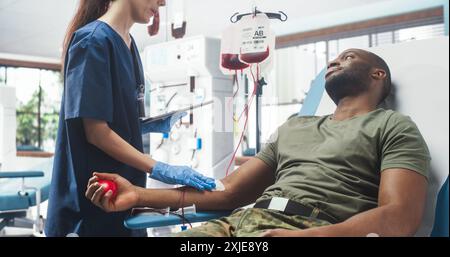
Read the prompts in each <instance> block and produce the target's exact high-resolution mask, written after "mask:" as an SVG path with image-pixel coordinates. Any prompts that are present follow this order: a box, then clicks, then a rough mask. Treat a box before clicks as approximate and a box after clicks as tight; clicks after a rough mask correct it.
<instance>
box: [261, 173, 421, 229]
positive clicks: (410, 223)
mask: <svg viewBox="0 0 450 257" xmlns="http://www.w3.org/2000/svg"><path fill="white" fill-rule="evenodd" d="M426 191H427V181H426V179H425V177H424V176H422V175H420V174H418V173H416V172H413V171H409V170H405V169H389V170H385V171H383V172H382V174H381V182H380V189H379V195H378V207H377V208H374V209H372V210H368V211H366V212H363V213H360V214H358V215H355V216H353V217H351V218H350V219H348V220H346V221H344V222H342V223H339V224H335V225H329V226H323V227H318V228H311V229H306V230H299V231H290V232H288V231H280V230H278V231H272V232H268V234H266V236H273V235H276V234H278V235H281V236H282V235H283V232H286V233H284V235H285V236H287V234H290V235H292V236H366V235H368V234H370V233H376V234H378V235H380V236H412V235H414V234H415V233H416V231H417V229H418V228H419V225H420V222H421V220H422V216H423V211H424V207H425V198H426ZM270 233H272V235H270Z"/></svg>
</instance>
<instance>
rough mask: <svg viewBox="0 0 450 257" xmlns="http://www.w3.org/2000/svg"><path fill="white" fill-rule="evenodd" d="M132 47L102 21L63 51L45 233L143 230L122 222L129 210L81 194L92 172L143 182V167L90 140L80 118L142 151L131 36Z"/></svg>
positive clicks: (109, 233) (128, 233)
mask: <svg viewBox="0 0 450 257" xmlns="http://www.w3.org/2000/svg"><path fill="white" fill-rule="evenodd" d="M131 48H132V49H131V50H130V49H129V48H128V47H127V45H126V44H125V42H124V41H123V39H122V38H121V37H120V35H119V34H118V33H117V32H116V31H114V30H113V29H112V28H111V27H110V26H109V25H108V24H106V23H104V22H102V21H94V22H91V23H89V24H87V25H86V26H84V27H82V28H81V29H79V30H77V31H76V32H75V33H74V35H73V37H72V41H71V43H70V47H69V50H68V53H67V56H66V65H65V69H66V70H65V80H64V94H63V99H62V104H61V112H60V119H59V128H58V135H57V141H56V149H55V159H54V164H53V177H52V184H51V189H50V196H49V206H48V214H47V216H48V220H47V223H46V227H45V233H46V235H47V236H66V235H67V234H69V233H77V234H78V235H80V236H145V235H146V232H145V230H133V231H131V230H129V229H127V228H125V227H124V219H125V218H126V216H127V215H128V214H129V213H130V211H124V212H116V213H106V212H104V211H103V210H101V209H100V208H98V207H97V206H95V205H93V204H92V203H91V202H90V201H89V200H88V199H87V198H86V197H85V191H86V187H87V183H88V180H89V178H90V177H91V176H92V172H94V171H98V172H111V173H118V174H120V175H121V176H123V177H124V178H126V179H127V180H129V181H130V182H131V183H132V184H134V185H136V186H140V187H145V185H146V174H145V173H144V172H142V171H139V170H137V169H134V168H132V167H130V166H128V165H126V164H123V163H121V162H119V161H117V160H115V159H113V158H112V157H110V156H108V155H107V154H106V153H104V152H103V151H102V150H100V149H98V148H97V147H95V146H94V145H91V144H89V143H88V142H87V140H86V135H85V133H84V128H83V123H82V118H91V119H96V120H102V121H106V122H107V123H108V125H109V127H110V128H111V129H112V130H113V131H114V132H116V133H117V134H118V135H119V136H120V137H121V138H123V139H124V140H125V141H127V142H128V143H129V144H131V145H132V146H133V147H135V148H136V149H137V150H139V151H141V152H143V148H142V135H141V127H140V126H141V125H140V122H139V119H138V118H139V117H138V115H139V114H138V102H137V93H138V90H137V80H136V73H135V67H134V66H135V65H134V63H135V62H134V60H137V64H138V70H139V73H138V74H139V76H140V77H141V78H140V81H144V75H143V72H142V63H141V60H140V58H139V54H138V51H137V47H136V44H135V42H134V40H132V47H131ZM133 58H135V59H133Z"/></svg>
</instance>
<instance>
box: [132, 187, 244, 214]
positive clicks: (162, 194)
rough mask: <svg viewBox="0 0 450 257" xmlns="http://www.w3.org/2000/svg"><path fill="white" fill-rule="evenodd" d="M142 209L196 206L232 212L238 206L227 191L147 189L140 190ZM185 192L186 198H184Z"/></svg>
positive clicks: (139, 203) (139, 202)
mask: <svg viewBox="0 0 450 257" xmlns="http://www.w3.org/2000/svg"><path fill="white" fill-rule="evenodd" d="M137 190H138V194H139V201H138V206H140V207H152V208H167V207H171V208H180V207H181V205H183V206H184V207H186V206H190V205H192V204H195V206H196V208H197V209H198V210H211V211H212V210H232V209H234V208H237V207H238V205H236V204H235V203H233V202H234V201H232V199H230V197H231V196H230V194H229V193H228V192H227V191H214V192H209V191H198V190H196V189H193V188H178V189H145V188H138V189H137ZM183 191H184V192H185V193H184V197H183ZM183 198H184V199H183Z"/></svg>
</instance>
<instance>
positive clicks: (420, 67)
mask: <svg viewBox="0 0 450 257" xmlns="http://www.w3.org/2000/svg"><path fill="white" fill-rule="evenodd" d="M368 50H370V51H371V52H374V53H376V54H378V55H380V56H381V57H382V58H383V59H385V60H386V62H387V63H388V64H389V67H390V68H391V72H392V81H393V84H394V89H395V90H394V91H395V94H393V95H392V96H390V97H389V99H388V101H387V105H386V108H392V109H394V110H397V111H399V112H400V113H403V114H405V115H408V116H410V117H411V118H412V119H413V121H414V122H415V123H416V124H417V126H418V127H419V129H420V131H421V133H422V135H423V137H424V138H425V141H426V142H427V145H428V148H429V150H430V153H431V157H432V161H431V170H430V176H429V181H428V192H427V201H426V207H425V213H424V216H423V220H422V223H421V226H420V228H419V230H418V231H417V233H416V236H447V237H448V236H449V212H448V206H449V198H448V197H449V194H448V174H449V160H448V156H449V133H448V132H449V118H448V117H449V99H448V94H449V60H448V59H449V57H448V54H449V53H448V52H449V44H448V37H442V38H435V39H430V40H420V41H411V42H406V43H400V44H395V45H388V46H381V47H377V48H371V49H368ZM430 50H432V51H430ZM324 77H325V70H323V71H322V72H321V73H320V74H319V75H318V76H317V78H316V79H315V80H314V81H313V82H312V85H311V88H310V90H309V92H308V95H307V97H306V99H305V100H304V103H303V105H302V108H301V110H300V113H299V115H300V116H308V115H319V116H320V115H326V114H330V113H332V112H333V111H334V109H335V107H336V106H335V104H334V103H333V102H332V101H331V99H330V98H329V97H328V95H327V94H326V92H325V78H324ZM229 213H230V212H197V213H195V214H189V215H187V216H186V218H187V219H188V220H189V221H191V222H202V221H207V220H209V219H215V218H219V217H222V216H225V215H228V214H229ZM124 223H125V226H127V227H128V228H130V229H140V228H149V227H162V226H169V225H174V224H180V223H181V220H180V218H179V217H177V216H175V215H173V216H169V217H166V216H152V215H136V216H131V217H129V218H128V219H126V220H125V221H124Z"/></svg>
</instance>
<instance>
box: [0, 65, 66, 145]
mask: <svg viewBox="0 0 450 257" xmlns="http://www.w3.org/2000/svg"><path fill="white" fill-rule="evenodd" d="M1 72H2V70H1V69H0V74H1ZM4 74H5V75H4V81H5V84H6V85H8V86H12V87H15V88H16V102H17V104H16V108H17V109H16V113H17V131H16V132H17V138H16V140H17V149H18V150H19V151H20V150H22V151H29V150H30V151H49V152H53V151H54V147H55V141H56V132H57V126H58V118H59V108H60V104H61V96H62V82H61V81H62V80H61V75H60V74H61V73H60V72H57V71H50V70H43V69H33V68H20V67H19V68H16V67H5V68H4ZM0 78H1V77H0Z"/></svg>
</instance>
